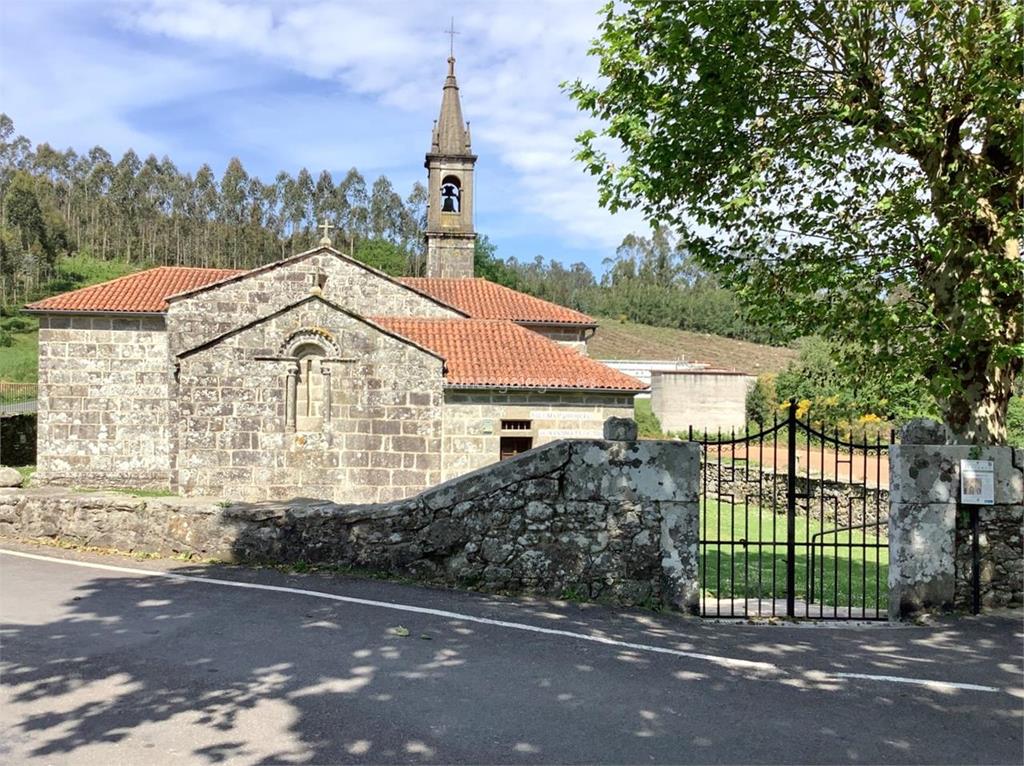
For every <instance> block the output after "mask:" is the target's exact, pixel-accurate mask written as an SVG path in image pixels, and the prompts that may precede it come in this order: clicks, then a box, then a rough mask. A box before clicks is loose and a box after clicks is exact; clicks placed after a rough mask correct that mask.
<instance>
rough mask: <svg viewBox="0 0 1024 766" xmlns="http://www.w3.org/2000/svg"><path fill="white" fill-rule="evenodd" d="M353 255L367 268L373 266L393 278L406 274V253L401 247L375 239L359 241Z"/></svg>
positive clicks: (385, 240) (384, 240) (407, 260)
mask: <svg viewBox="0 0 1024 766" xmlns="http://www.w3.org/2000/svg"><path fill="white" fill-rule="evenodd" d="M354 255H355V257H356V259H358V260H360V261H362V262H363V263H365V264H366V265H367V266H373V268H375V269H380V270H381V271H383V272H385V273H387V274H390V275H392V276H395V277H400V276H403V275H404V274H405V273H406V270H407V267H408V262H409V257H408V253H407V252H406V251H405V250H404V249H403V248H402V246H401V245H399V244H397V243H395V242H391V241H390V240H387V239H378V238H376V237H374V238H372V239H361V240H359V241H358V242H357V243H356V246H355V253H354Z"/></svg>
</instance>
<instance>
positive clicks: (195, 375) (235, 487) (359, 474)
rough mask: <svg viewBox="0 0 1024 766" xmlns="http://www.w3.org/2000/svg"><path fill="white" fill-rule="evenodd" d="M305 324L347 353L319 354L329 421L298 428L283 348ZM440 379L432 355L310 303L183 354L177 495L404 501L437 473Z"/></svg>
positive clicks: (438, 475)
mask: <svg viewBox="0 0 1024 766" xmlns="http://www.w3.org/2000/svg"><path fill="white" fill-rule="evenodd" d="M310 328H313V329H315V334H313V335H311V337H316V338H320V339H321V340H323V341H324V342H325V343H326V344H328V346H329V347H331V348H336V349H338V350H339V351H340V356H336V355H335V356H332V355H331V354H328V355H327V356H326V357H325V358H324V359H325V361H324V362H322V364H323V365H324V368H325V369H327V370H329V372H330V375H329V376H327V375H322V376H321V373H320V372H319V369H318V368H319V365H320V364H321V362H319V361H318V362H317V363H316V364H317V366H318V367H317V368H314V374H315V375H318V376H321V377H320V378H319V380H318V383H319V384H320V385H322V386H324V387H328V388H329V389H330V412H329V413H326V414H329V417H324V418H323V419H322V420H321V421H319V422H317V423H315V424H313V425H312V426H310V427H304V425H303V420H301V419H298V420H297V423H298V428H295V429H292V428H289V419H288V413H287V412H286V399H287V387H288V374H289V370H291V369H294V367H295V362H294V359H290V358H286V357H282V356H280V353H281V352H280V347H281V345H282V344H283V343H285V342H286V341H287V339H288V338H289V337H292V336H293V335H294V334H295V333H296V332H300V333H301V332H303V331H304V330H309V329H310ZM257 357H264V358H263V359H260V358H257ZM442 384H443V378H442V362H441V360H440V359H438V358H437V357H435V356H432V355H430V354H428V353H426V352H424V351H422V350H420V349H419V348H417V347H415V346H412V345H410V344H408V343H406V342H403V341H401V340H398V339H397V338H394V337H392V336H390V335H388V334H386V333H383V332H381V331H379V330H377V329H375V328H374V327H372V326H371V325H368V324H366V323H365V322H362V321H360V320H358V319H356V318H354V317H351V316H349V315H347V314H344V313H342V312H339V311H337V310H336V309H334V308H333V307H331V306H330V305H328V304H326V303H324V302H323V301H321V300H318V299H314V298H311V299H310V300H309V301H307V302H306V303H303V304H300V305H299V306H296V307H293V308H292V309H289V310H287V311H285V312H282V313H280V314H278V315H276V316H274V317H272V318H270V319H267V320H265V321H263V322H260V323H258V324H256V325H254V326H252V327H250V328H248V329H245V330H243V331H241V332H239V333H237V334H235V335H232V336H230V337H228V338H226V339H224V340H223V341H221V342H219V343H216V344H214V345H213V346H211V347H209V348H206V349H205V350H201V351H199V352H197V353H195V354H190V355H187V356H185V357H183V358H182V359H181V362H180V371H179V375H178V409H177V413H178V435H177V446H178V459H177V469H178V479H179V482H180V491H181V492H182V493H184V494H187V495H216V496H221V497H227V498H230V499H232V500H265V499H282V498H287V497H296V496H302V497H322V498H330V499H332V500H334V501H336V502H380V501H385V500H393V499H397V498H403V497H408V496H409V495H412V494H415V493H416V492H419V491H421V490H423V489H425V488H426V487H429V486H431V485H433V484H436V483H437V482H438V481H440V478H441V406H442V400H443V394H442ZM318 397H319V398H318V401H320V402H322V401H323V392H322V390H321V391H320V393H319V394H318ZM307 425H308V424H307Z"/></svg>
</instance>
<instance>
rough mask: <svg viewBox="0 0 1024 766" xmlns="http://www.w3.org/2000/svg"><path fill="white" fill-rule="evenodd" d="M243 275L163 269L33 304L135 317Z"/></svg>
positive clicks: (31, 307) (39, 308) (42, 308)
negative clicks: (170, 298) (169, 298)
mask: <svg viewBox="0 0 1024 766" xmlns="http://www.w3.org/2000/svg"><path fill="white" fill-rule="evenodd" d="M241 273H242V272H241V271H239V270H236V269H198V268H189V267H184V266H159V267H157V268H155V269H147V270H146V271H140V272H139V273H137V274H129V275H128V276H126V277H118V278H117V279H112V280H110V281H109V282H101V283H100V284H98V285H91V286H89V287H83V288H81V289H78V290H72V291H71V292H69V293H61V294H60V295H54V296H51V297H49V298H44V299H43V300H41V301H36V302H35V303H30V304H29V305H28V306H27V307H26V308H28V309H29V310H31V311H115V312H117V311H123V312H135V313H149V312H160V311H166V310H167V301H166V300H165V298H167V296H169V295H174V294H175V293H180V292H183V291H185V290H192V289H194V288H196V287H201V286H203V285H208V284H212V283H214V282H219V281H220V280H222V279H227V278H228V277H233V276H235V275H237V274H241Z"/></svg>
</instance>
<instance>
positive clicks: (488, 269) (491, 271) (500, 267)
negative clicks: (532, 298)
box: [473, 234, 522, 290]
mask: <svg viewBox="0 0 1024 766" xmlns="http://www.w3.org/2000/svg"><path fill="white" fill-rule="evenodd" d="M497 252H498V248H497V247H496V246H495V245H494V244H493V243H492V242H491V240H490V239H489V238H488V237H487V235H486V234H478V235H477V237H476V242H475V243H474V245H473V273H474V274H476V276H478V277H483V278H484V279H489V280H490V281H491V282H497V283H498V284H499V285H505V287H511V288H512V289H513V290H519V289H522V285H520V281H519V274H518V270H517V267H516V264H515V262H514V259H513V262H512V263H511V264H509V263H506V262H505V261H503V260H501V259H500V258H498V256H497Z"/></svg>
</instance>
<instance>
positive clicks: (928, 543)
mask: <svg viewBox="0 0 1024 766" xmlns="http://www.w3.org/2000/svg"><path fill="white" fill-rule="evenodd" d="M935 426H936V428H935V429H930V430H932V431H936V432H937V431H938V427H937V424H935ZM915 429H916V430H917V431H921V430H922V429H921V428H920V427H919V426H918V425H916V424H915V423H913V422H912V424H911V426H910V427H907V428H905V429H904V435H901V439H900V441H901V444H899V445H894V446H892V447H890V448H889V464H890V480H889V486H890V495H891V505H890V513H889V587H890V594H891V596H890V616H891V617H894V618H896V617H906V616H909V615H913V614H915V613H917V612H920V611H929V610H945V609H951V608H953V607H954V606H960V607H966V606H967V605H969V604H970V599H971V595H970V594H971V571H970V570H971V553H970V534H969V520H970V510H969V507H968V506H963V505H961V504H960V461H961V460H962V459H972V460H992V461H993V462H994V464H995V505H992V506H984V507H981V509H980V513H981V516H980V519H981V532H982V538H981V561H982V569H981V574H982V580H983V585H982V593H983V603H986V604H991V605H1005V604H1020V603H1021V602H1022V597H1024V593H1022V590H1024V588H1022V579H1024V575H1022V569H1024V544H1022V542H1021V535H1022V533H1024V527H1022V522H1024V450H1021V449H1017V448H1012V447H972V446H960V445H946V444H937V445H936V444H927V443H920V442H921V441H925V440H926V438H927V437H928V436H929V434H925V435H924V436H923V437H922V436H920V435H919V434H916V435H915V434H914V433H913V431H914V430H915ZM925 430H928V429H925ZM915 437H916V438H915Z"/></svg>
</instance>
